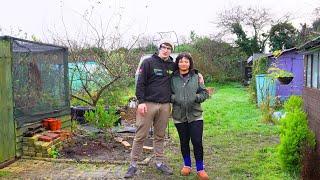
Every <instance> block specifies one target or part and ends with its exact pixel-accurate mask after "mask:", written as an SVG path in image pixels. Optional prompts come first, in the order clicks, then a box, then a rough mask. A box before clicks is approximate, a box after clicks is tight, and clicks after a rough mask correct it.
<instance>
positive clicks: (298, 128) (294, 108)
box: [278, 96, 315, 173]
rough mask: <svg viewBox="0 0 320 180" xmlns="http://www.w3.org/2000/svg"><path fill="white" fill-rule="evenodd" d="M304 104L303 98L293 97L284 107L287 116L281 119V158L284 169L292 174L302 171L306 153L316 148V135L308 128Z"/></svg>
mask: <svg viewBox="0 0 320 180" xmlns="http://www.w3.org/2000/svg"><path fill="white" fill-rule="evenodd" d="M302 103H303V102H302V98H301V97H298V96H291V97H290V98H289V99H288V101H287V102H286V103H285V105H284V107H285V111H286V115H285V117H284V118H282V119H280V145H279V147H278V152H279V158H280V161H281V165H282V167H283V168H284V169H285V170H286V171H288V172H290V173H299V172H300V171H301V161H302V158H303V155H304V152H305V151H306V149H308V148H311V149H313V148H314V147H315V135H314V134H313V133H312V132H311V131H310V129H309V128H308V123H307V115H306V113H305V112H304V111H303V110H302Z"/></svg>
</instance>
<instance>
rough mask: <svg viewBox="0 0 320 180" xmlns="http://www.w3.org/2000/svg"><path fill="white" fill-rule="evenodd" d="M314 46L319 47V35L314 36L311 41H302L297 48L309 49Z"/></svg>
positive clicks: (301, 49)
mask: <svg viewBox="0 0 320 180" xmlns="http://www.w3.org/2000/svg"><path fill="white" fill-rule="evenodd" d="M315 47H320V36H319V37H316V38H314V39H313V40H311V41H308V42H306V43H304V44H303V45H302V46H300V47H299V48H298V49H299V50H300V51H304V50H309V49H311V48H315Z"/></svg>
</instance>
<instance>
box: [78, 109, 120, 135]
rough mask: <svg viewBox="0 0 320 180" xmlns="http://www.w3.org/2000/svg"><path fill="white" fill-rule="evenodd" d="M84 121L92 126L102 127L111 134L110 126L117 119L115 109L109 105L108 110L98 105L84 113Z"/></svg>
mask: <svg viewBox="0 0 320 180" xmlns="http://www.w3.org/2000/svg"><path fill="white" fill-rule="evenodd" d="M84 117H85V119H86V121H88V122H89V123H90V124H93V125H94V126H96V127H98V128H102V129H106V130H107V131H108V133H109V134H110V135H111V134H112V133H111V128H112V127H113V124H114V123H115V122H116V121H117V120H118V119H119V116H118V115H116V110H115V108H113V107H110V108H109V110H107V111H106V110H105V108H104V107H102V106H98V107H97V108H96V109H95V111H88V112H86V113H85V114H84Z"/></svg>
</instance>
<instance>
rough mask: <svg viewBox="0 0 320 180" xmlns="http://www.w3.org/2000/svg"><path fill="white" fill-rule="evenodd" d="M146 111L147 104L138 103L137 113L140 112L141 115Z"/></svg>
mask: <svg viewBox="0 0 320 180" xmlns="http://www.w3.org/2000/svg"><path fill="white" fill-rule="evenodd" d="M146 112H147V105H146V103H141V104H139V105H138V113H140V114H141V115H142V116H143V115H144V114H145V113H146Z"/></svg>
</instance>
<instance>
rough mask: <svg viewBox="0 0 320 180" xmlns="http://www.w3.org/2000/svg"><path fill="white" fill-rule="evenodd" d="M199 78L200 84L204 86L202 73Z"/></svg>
mask: <svg viewBox="0 0 320 180" xmlns="http://www.w3.org/2000/svg"><path fill="white" fill-rule="evenodd" d="M198 77H199V83H200V84H204V79H203V76H202V74H201V73H198Z"/></svg>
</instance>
